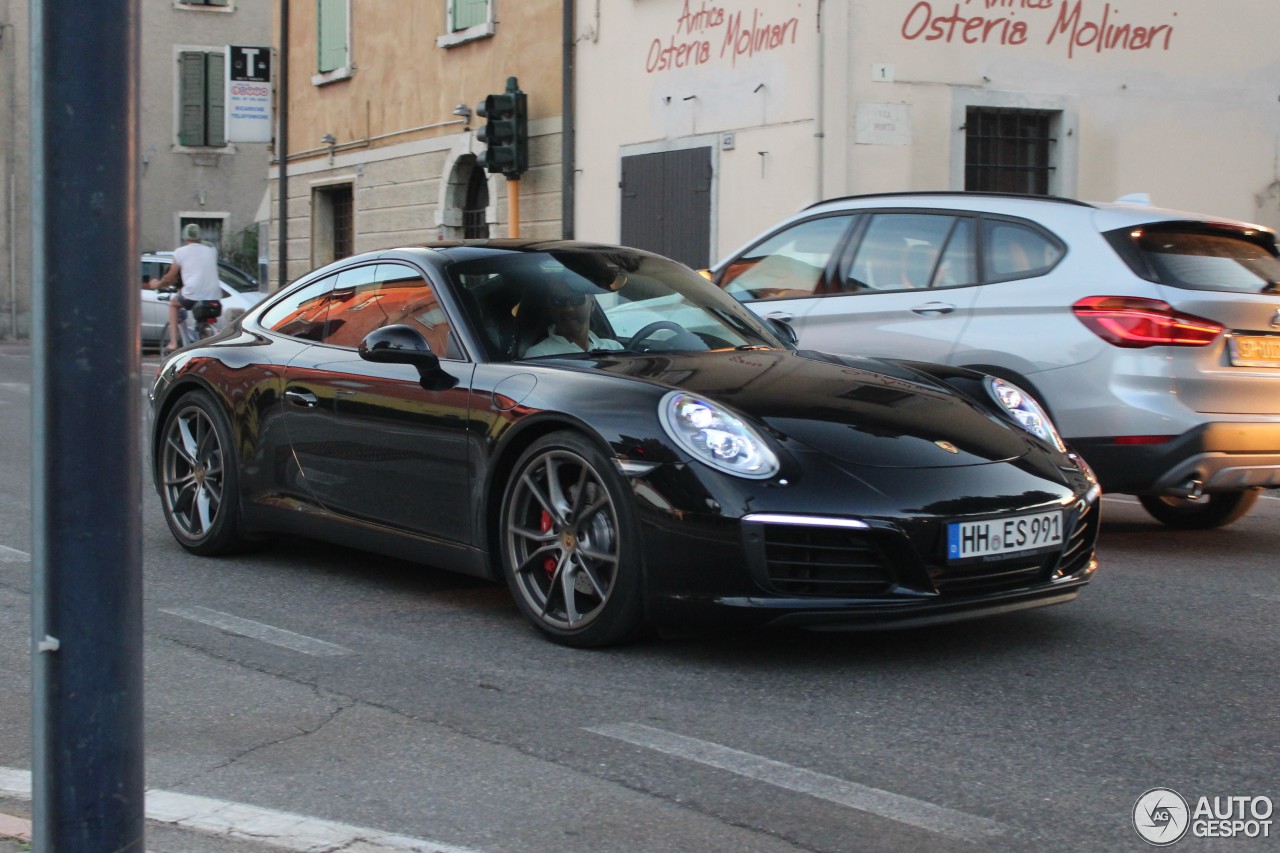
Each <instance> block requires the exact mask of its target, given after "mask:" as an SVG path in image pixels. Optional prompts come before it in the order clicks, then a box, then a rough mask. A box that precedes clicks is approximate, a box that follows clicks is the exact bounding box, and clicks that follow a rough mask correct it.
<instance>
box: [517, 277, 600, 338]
mask: <svg viewBox="0 0 1280 853" xmlns="http://www.w3.org/2000/svg"><path fill="white" fill-rule="evenodd" d="M595 306H596V298H595V296H594V295H593V294H590V293H585V292H583V291H582V290H579V289H577V288H575V287H572V286H571V285H570V284H569V282H568V281H565V280H563V279H558V280H555V281H553V282H551V285H550V287H548V289H547V304H546V308H547V313H548V315H549V316H550V318H551V324H550V325H549V326H548V327H547V336H546V337H545V338H543V339H542V340H540V341H538V342H537V343H536V344H534V345H533V346H531V347H529V348H528V349H527V350H525V353H524V355H525V356H526V357H533V356H539V355H563V354H565V353H578V352H591V351H592V350H620V349H622V348H623V347H622V344H620V343H618V342H617V341H615V340H614V339H613V338H601V337H597V336H596V334H595V333H594V332H592V331H591V314H592V312H593V311H595Z"/></svg>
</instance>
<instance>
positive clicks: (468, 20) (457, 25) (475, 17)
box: [450, 0, 489, 32]
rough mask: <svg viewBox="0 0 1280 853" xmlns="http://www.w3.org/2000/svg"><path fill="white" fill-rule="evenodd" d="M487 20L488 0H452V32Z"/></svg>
mask: <svg viewBox="0 0 1280 853" xmlns="http://www.w3.org/2000/svg"><path fill="white" fill-rule="evenodd" d="M488 20H489V0H453V21H451V22H450V26H451V29H452V30H453V31H454V32H457V31H458V30H465V29H466V28H467V27H474V26H476V25H477V24H483V23H485V22H486V21H488Z"/></svg>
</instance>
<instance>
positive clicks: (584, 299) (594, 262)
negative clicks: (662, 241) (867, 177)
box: [446, 248, 783, 361]
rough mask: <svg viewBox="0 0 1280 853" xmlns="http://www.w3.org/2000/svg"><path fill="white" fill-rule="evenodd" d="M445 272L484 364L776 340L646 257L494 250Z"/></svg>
mask: <svg viewBox="0 0 1280 853" xmlns="http://www.w3.org/2000/svg"><path fill="white" fill-rule="evenodd" d="M446 272H447V274H448V275H449V278H450V280H451V281H452V283H453V285H454V287H455V288H456V289H457V291H458V292H459V294H460V296H461V299H462V302H463V306H464V308H465V309H466V311H467V313H468V315H469V318H468V319H469V320H470V322H471V323H472V325H473V326H474V328H475V330H476V332H477V336H478V337H479V338H480V339H481V340H482V341H483V342H484V344H485V346H486V348H487V350H488V356H489V358H490V359H491V360H494V361H508V360H512V359H524V358H541V357H543V356H557V355H559V356H563V355H574V354H578V355H581V354H583V353H601V352H618V351H628V352H659V351H661V352H691V351H700V350H714V349H742V348H752V347H767V348H770V349H773V348H782V346H783V345H782V344H781V343H780V342H779V341H778V340H777V338H776V337H775V336H773V335H772V334H770V332H769V331H768V329H767V328H766V327H765V326H764V325H763V324H762V322H761V321H760V320H759V319H757V318H756V317H755V315H753V314H751V313H750V312H749V311H747V310H745V309H744V308H742V307H741V306H740V305H738V303H737V302H736V301H735V300H734V299H733V298H732V297H730V296H728V295H726V294H725V293H724V292H723V291H721V290H720V289H719V288H717V287H716V286H715V285H713V284H711V282H709V281H707V280H706V279H705V278H703V277H702V276H700V275H698V274H697V273H696V272H694V271H693V270H691V269H689V268H688V267H685V266H682V265H680V264H677V263H675V262H674V261H669V260H666V259H665V258H660V257H657V256H654V255H648V254H643V253H639V252H632V251H628V250H626V249H593V248H574V249H563V250H551V251H546V252H494V253H493V254H486V255H484V256H483V257H479V258H474V259H471V260H465V261H458V262H456V263H453V264H450V265H449V266H448V267H447V268H446Z"/></svg>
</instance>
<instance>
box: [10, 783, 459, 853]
mask: <svg viewBox="0 0 1280 853" xmlns="http://www.w3.org/2000/svg"><path fill="white" fill-rule="evenodd" d="M24 776H25V777H26V779H29V775H27V774H25V773H22V772H20V771H12V770H6V769H5V768H0V853H29V851H31V850H33V849H34V848H33V847H32V844H31V834H32V831H31V802H30V800H29V799H28V797H29V795H30V787H29V783H28V784H27V787H25V788H24V787H23V784H22V783H23V782H24V781H26V780H25V779H22V778H20V777H24ZM146 799H147V804H146V833H147V837H146V850H147V853H271V851H275V850H290V851H297V853H330V851H339V850H340V851H342V853H479V851H475V850H469V849H467V848H462V847H454V846H452V845H447V844H440V843H437V842H434V841H428V840H426V839H423V838H411V837H408V836H404V835H395V834H392V833H387V832H382V831H380V830H376V829H369V828H367V827H358V826H351V825H349V824H342V823H334V822H332V821H325V820H320V819H318V818H311V817H307V816H305V815H298V814H290V813H288V812H279V811H274V810H271V809H263V808H258V807H256V806H251V805H247V804H244V803H231V802H227V801H225V800H213V799H209V798H207V797H196V796H191V795H188V794H178V793H174V792H171V791H158V790H155V789H150V790H148V791H147V795H146Z"/></svg>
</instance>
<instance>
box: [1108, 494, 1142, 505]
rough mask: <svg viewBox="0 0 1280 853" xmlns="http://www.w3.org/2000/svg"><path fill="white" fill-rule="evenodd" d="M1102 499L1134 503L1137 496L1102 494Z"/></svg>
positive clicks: (1120, 502)
mask: <svg viewBox="0 0 1280 853" xmlns="http://www.w3.org/2000/svg"><path fill="white" fill-rule="evenodd" d="M1102 499H1103V500H1104V501H1115V502H1116V503H1119V504H1136V503H1137V502H1138V499H1137V498H1131V497H1129V496H1128V495H1103V496H1102Z"/></svg>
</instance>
